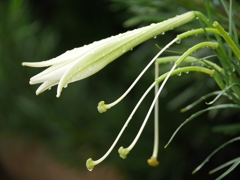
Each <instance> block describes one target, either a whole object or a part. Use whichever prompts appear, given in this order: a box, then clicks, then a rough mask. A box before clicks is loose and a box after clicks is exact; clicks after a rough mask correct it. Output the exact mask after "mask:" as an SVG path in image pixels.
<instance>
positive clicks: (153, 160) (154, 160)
mask: <svg viewBox="0 0 240 180" xmlns="http://www.w3.org/2000/svg"><path fill="white" fill-rule="evenodd" d="M158 75H159V64H158V62H157V61H155V79H157V78H158ZM158 89H159V85H158V83H156V85H155V89H154V95H155V96H156V94H157V92H158ZM158 110H159V99H157V101H156V103H155V106H154V144H153V153H152V156H151V158H150V159H148V161H147V162H148V164H149V165H150V166H154V167H155V166H157V165H158V164H159V162H158V160H157V156H158V148H159V113H158Z"/></svg>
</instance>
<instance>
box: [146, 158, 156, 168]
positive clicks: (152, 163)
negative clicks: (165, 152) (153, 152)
mask: <svg viewBox="0 0 240 180" xmlns="http://www.w3.org/2000/svg"><path fill="white" fill-rule="evenodd" d="M147 162H148V165H149V166H153V167H156V166H158V164H159V162H158V160H157V158H156V157H151V158H150V159H148V160H147Z"/></svg>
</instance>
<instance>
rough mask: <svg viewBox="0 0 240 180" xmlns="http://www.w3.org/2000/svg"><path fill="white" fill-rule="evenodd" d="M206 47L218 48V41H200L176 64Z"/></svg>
mask: <svg viewBox="0 0 240 180" xmlns="http://www.w3.org/2000/svg"><path fill="white" fill-rule="evenodd" d="M204 47H211V48H213V49H216V48H217V47H218V43H213V42H202V43H199V44H197V45H195V46H193V47H191V48H189V49H188V50H187V51H186V52H185V53H184V54H183V55H182V56H181V57H180V58H179V59H178V60H177V61H176V62H175V64H176V65H179V64H180V63H181V62H182V61H183V60H184V59H185V58H186V57H188V56H190V55H191V54H192V53H193V52H195V51H196V50H198V49H200V48H204Z"/></svg>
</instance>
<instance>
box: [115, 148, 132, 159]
mask: <svg viewBox="0 0 240 180" xmlns="http://www.w3.org/2000/svg"><path fill="white" fill-rule="evenodd" d="M129 152H130V150H129V149H128V148H123V147H122V146H121V147H120V148H119V149H118V153H119V156H120V157H121V158H123V159H126V158H127V155H128V154H129Z"/></svg>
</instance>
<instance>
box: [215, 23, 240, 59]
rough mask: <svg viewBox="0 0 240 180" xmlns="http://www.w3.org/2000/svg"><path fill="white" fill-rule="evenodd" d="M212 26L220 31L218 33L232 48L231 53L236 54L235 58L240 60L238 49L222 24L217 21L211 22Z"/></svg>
mask: <svg viewBox="0 0 240 180" xmlns="http://www.w3.org/2000/svg"><path fill="white" fill-rule="evenodd" d="M213 26H214V27H215V28H216V29H217V30H218V31H219V32H220V35H221V36H222V37H223V39H224V40H225V41H226V42H227V43H228V45H229V47H230V48H231V49H232V51H233V53H234V54H235V55H236V57H237V59H238V60H239V62H240V50H239V49H238V47H237V46H236V44H235V43H234V42H233V40H232V39H231V37H230V36H229V34H228V33H227V32H226V31H225V30H224V29H223V28H222V26H221V25H220V24H219V23H218V22H217V21H215V22H214V23H213Z"/></svg>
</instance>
